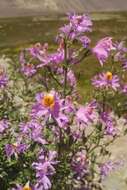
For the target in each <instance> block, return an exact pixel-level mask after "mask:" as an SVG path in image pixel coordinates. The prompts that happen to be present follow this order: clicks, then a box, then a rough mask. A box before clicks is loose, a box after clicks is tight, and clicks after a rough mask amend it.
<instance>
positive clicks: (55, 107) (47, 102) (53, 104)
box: [31, 91, 60, 117]
mask: <svg viewBox="0 0 127 190" xmlns="http://www.w3.org/2000/svg"><path fill="white" fill-rule="evenodd" d="M36 100H37V103H35V105H34V106H33V107H32V113H31V115H32V116H33V117H36V116H37V117H42V116H49V115H52V116H53V117H58V115H59V109H60V104H59V98H58V95H57V93H56V92H55V91H51V92H50V93H48V94H46V93H38V94H37V95H36Z"/></svg>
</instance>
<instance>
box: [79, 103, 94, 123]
mask: <svg viewBox="0 0 127 190" xmlns="http://www.w3.org/2000/svg"><path fill="white" fill-rule="evenodd" d="M95 108H96V103H95V102H94V101H93V102H91V103H89V104H87V105H86V106H81V107H80V108H79V110H78V111H77V113H76V117H77V121H78V122H79V123H84V124H85V125H88V124H89V123H92V122H94V120H95V119H96V118H97V114H96V110H95Z"/></svg>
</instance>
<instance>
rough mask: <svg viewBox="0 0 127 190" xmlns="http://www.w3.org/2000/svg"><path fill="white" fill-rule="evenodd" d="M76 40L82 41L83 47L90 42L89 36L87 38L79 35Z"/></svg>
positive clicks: (87, 45)
mask: <svg viewBox="0 0 127 190" xmlns="http://www.w3.org/2000/svg"><path fill="white" fill-rule="evenodd" d="M78 40H79V41H80V42H81V43H82V45H83V47H84V48H88V47H89V44H90V42H91V40H90V38H88V37H87V36H81V37H79V38H78Z"/></svg>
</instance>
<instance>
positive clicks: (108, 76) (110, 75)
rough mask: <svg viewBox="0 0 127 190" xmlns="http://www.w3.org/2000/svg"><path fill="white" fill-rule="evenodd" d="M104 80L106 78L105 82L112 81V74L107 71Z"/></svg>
mask: <svg viewBox="0 0 127 190" xmlns="http://www.w3.org/2000/svg"><path fill="white" fill-rule="evenodd" d="M106 78H107V80H112V73H111V72H109V71H108V72H107V73H106Z"/></svg>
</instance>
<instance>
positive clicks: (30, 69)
mask: <svg viewBox="0 0 127 190" xmlns="http://www.w3.org/2000/svg"><path fill="white" fill-rule="evenodd" d="M20 64H21V72H22V73H23V74H24V75H25V76H27V77H31V76H33V75H34V74H35V73H36V72H37V70H36V68H35V65H33V64H32V63H27V62H26V60H25V55H24V52H21V53H20Z"/></svg>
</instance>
